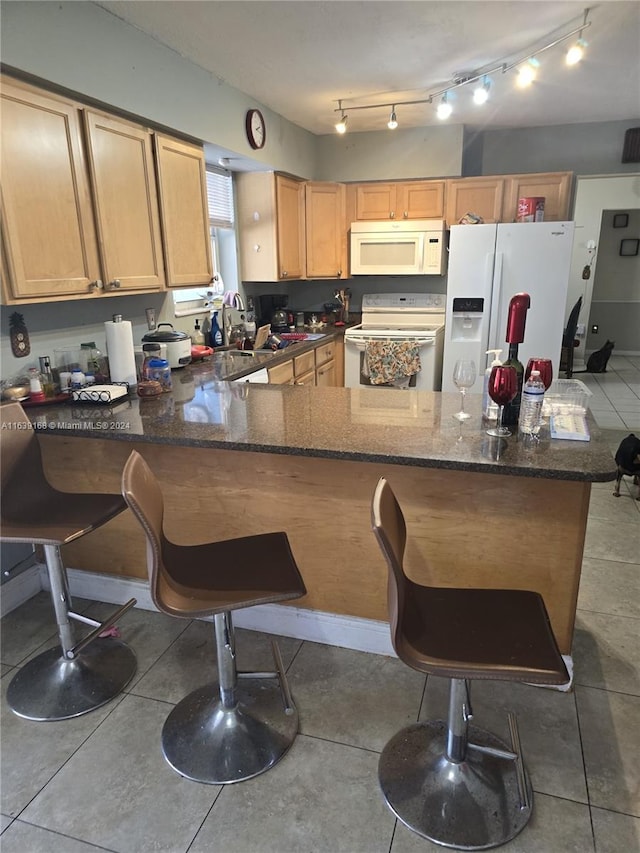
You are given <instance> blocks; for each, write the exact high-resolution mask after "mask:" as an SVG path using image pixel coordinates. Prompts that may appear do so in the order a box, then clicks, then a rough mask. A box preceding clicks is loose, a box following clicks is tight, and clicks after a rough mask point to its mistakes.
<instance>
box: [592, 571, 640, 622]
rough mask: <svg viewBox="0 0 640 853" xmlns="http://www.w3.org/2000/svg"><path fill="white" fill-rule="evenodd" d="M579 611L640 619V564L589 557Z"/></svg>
mask: <svg viewBox="0 0 640 853" xmlns="http://www.w3.org/2000/svg"><path fill="white" fill-rule="evenodd" d="M578 609H579V610H591V611H593V612H596V613H608V614H610V615H612V616H631V617H635V618H636V619H640V563H616V562H614V561H613V560H594V559H592V558H590V557H585V558H584V560H583V561H582V572H581V574H580V590H579V593H578Z"/></svg>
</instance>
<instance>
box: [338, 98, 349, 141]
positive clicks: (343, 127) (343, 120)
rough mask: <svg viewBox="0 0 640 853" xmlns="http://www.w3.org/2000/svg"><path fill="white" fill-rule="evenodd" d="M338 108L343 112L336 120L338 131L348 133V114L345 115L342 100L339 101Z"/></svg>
mask: <svg viewBox="0 0 640 853" xmlns="http://www.w3.org/2000/svg"><path fill="white" fill-rule="evenodd" d="M338 109H339V110H340V112H341V113H342V115H341V117H340V120H339V121H338V122H336V130H337V131H338V133H346V132H347V116H346V115H345V112H344V110H343V109H342V101H338Z"/></svg>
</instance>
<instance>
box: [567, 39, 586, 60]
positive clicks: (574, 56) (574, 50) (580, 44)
mask: <svg viewBox="0 0 640 853" xmlns="http://www.w3.org/2000/svg"><path fill="white" fill-rule="evenodd" d="M586 46H587V43H586V41H585V40H584V39H581V38H580V39H578V41H577V42H576V43H575V44H572V45H571V47H570V48H569V50H568V51H567V55H566V57H565V62H566V63H567V65H576V64H577V63H578V62H580V60H581V59H582V57H583V56H584V49H585V47H586Z"/></svg>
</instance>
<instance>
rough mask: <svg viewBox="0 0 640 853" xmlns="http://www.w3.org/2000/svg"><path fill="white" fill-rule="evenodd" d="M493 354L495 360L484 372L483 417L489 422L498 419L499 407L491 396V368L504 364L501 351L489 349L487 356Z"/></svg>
mask: <svg viewBox="0 0 640 853" xmlns="http://www.w3.org/2000/svg"><path fill="white" fill-rule="evenodd" d="M491 353H493V360H492V361H491V363H490V364H487V369H486V370H485V372H484V384H483V386H482V417H483V418H486V419H487V420H495V419H496V418H497V417H498V406H497V404H496V403H494V402H493V400H492V399H491V397H490V396H489V377H490V376H491V368H492V367H495V366H496V365H497V364H502V362H501V361H500V356H501V355H502V350H501V349H488V350H487V355H491Z"/></svg>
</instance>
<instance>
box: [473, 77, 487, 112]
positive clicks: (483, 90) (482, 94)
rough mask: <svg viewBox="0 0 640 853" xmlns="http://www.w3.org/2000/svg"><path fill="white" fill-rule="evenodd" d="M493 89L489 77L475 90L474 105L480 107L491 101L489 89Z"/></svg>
mask: <svg viewBox="0 0 640 853" xmlns="http://www.w3.org/2000/svg"><path fill="white" fill-rule="evenodd" d="M490 88H491V83H490V82H489V79H488V78H487V77H485V78H484V80H483V81H482V85H481V86H478V87H477V88H475V89H474V90H473V103H474V104H478V105H479V106H480V105H482V104H486V103H487V101H488V100H489V89H490Z"/></svg>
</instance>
